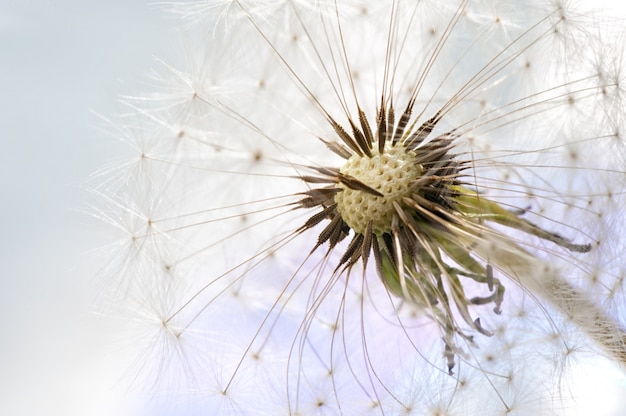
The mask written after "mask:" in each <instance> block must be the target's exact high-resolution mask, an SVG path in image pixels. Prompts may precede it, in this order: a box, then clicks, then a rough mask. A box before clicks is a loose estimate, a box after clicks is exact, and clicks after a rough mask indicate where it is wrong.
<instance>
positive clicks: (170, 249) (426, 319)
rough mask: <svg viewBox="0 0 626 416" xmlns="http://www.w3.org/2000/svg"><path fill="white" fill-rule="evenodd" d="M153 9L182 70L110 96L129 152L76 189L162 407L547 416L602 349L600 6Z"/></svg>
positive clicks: (611, 324) (606, 170) (614, 303)
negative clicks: (177, 23)
mask: <svg viewBox="0 0 626 416" xmlns="http://www.w3.org/2000/svg"><path fill="white" fill-rule="evenodd" d="M169 8H170V9H171V10H172V11H174V12H175V13H178V14H179V15H180V16H181V17H182V19H183V21H184V22H185V25H184V32H185V37H186V47H185V49H184V51H183V52H184V59H185V61H186V65H185V66H174V65H171V64H167V63H163V67H164V71H162V72H161V73H158V74H157V75H156V76H155V78H154V79H155V83H156V84H157V85H156V86H155V89H156V91H158V92H156V93H154V94H152V95H145V96H131V97H128V98H127V99H126V100H125V101H126V104H127V105H128V106H129V108H130V111H129V113H128V114H127V115H126V116H125V117H124V123H125V125H124V130H123V132H122V134H123V137H124V139H125V140H126V141H127V142H128V143H129V144H130V145H131V146H132V147H133V149H135V150H136V155H135V156H134V157H133V158H132V159H131V160H130V161H129V162H128V163H126V164H124V165H123V166H119V165H118V166H115V167H114V168H111V169H108V170H103V171H102V172H101V173H100V174H99V175H98V176H97V177H98V178H104V179H105V180H103V181H102V184H101V185H99V186H98V187H96V190H95V191H94V192H95V193H96V194H98V196H99V197H101V198H104V199H105V200H106V201H108V203H109V204H110V209H103V210H102V211H101V215H102V217H103V218H105V219H106V221H107V223H109V224H113V225H115V226H116V227H117V229H118V230H119V231H120V232H121V235H120V238H119V239H118V241H117V242H116V243H115V245H114V246H112V248H113V253H112V254H113V256H112V258H114V259H115V261H112V262H110V263H109V264H107V267H106V268H104V270H103V274H104V275H105V276H107V277H110V278H111V279H110V280H111V282H112V283H111V284H112V286H113V288H114V294H115V297H114V298H113V299H114V303H116V304H117V306H120V307H121V308H120V309H121V313H122V316H124V317H126V318H127V317H128V316H131V317H132V318H134V319H135V320H136V323H137V325H136V327H133V328H135V329H134V330H133V331H134V332H137V330H138V329H141V330H142V331H143V332H141V334H142V335H141V341H142V343H143V345H144V346H143V348H141V350H140V353H139V355H140V357H141V359H140V360H138V361H137V365H138V366H140V367H142V370H143V371H140V374H146V373H150V372H151V371H152V372H154V373H156V374H153V376H152V377H151V376H147V380H153V381H154V382H155V383H157V385H159V386H160V388H162V389H165V390H169V391H172V390H174V391H177V392H182V391H185V392H187V393H188V396H185V397H184V398H183V399H182V402H181V403H178V404H176V406H177V408H178V409H177V410H178V411H179V412H181V413H184V414H190V413H192V412H193V411H194V410H197V411H198V412H206V411H210V412H217V413H219V414H245V413H251V412H253V413H255V414H257V413H265V414H294V415H296V414H302V415H309V414H347V415H350V414H358V415H360V414H419V415H421V414H478V413H479V412H480V413H483V414H509V413H514V412H518V413H520V412H521V413H524V412H527V413H532V414H541V413H542V412H543V413H545V414H555V413H558V412H568V411H571V410H573V409H574V410H575V409H576V408H580V406H581V405H580V401H579V400H578V399H579V397H578V396H577V394H578V393H576V394H571V393H568V392H571V391H572V390H573V384H574V383H573V382H572V381H571V380H572V379H571V377H570V375H571V374H574V373H575V371H576V369H577V368H580V367H577V362H578V360H580V361H582V360H583V357H604V359H606V361H607V362H611V363H613V365H614V366H621V365H624V364H626V346H625V341H626V332H625V329H624V328H626V325H625V323H624V322H623V321H622V320H620V317H619V315H620V307H621V306H622V304H623V291H622V288H623V278H624V269H623V261H621V259H620V257H621V252H622V247H623V246H622V244H623V243H622V242H621V241H622V239H621V231H622V230H621V221H620V219H619V218H620V214H619V211H620V208H621V206H623V200H624V193H623V189H624V180H625V179H626V175H625V169H624V141H623V137H622V129H623V119H622V118H623V109H624V103H623V100H622V94H623V90H622V86H623V81H622V72H621V71H622V70H623V63H622V61H621V58H622V55H621V54H622V51H621V49H620V48H621V43H620V42H619V40H616V37H617V36H618V30H617V29H618V28H619V24H617V22H614V23H611V22H610V21H609V20H605V21H603V22H601V23H602V24H599V20H598V19H597V17H595V16H593V15H591V14H590V13H589V12H588V11H585V10H578V9H576V8H574V7H573V6H571V5H570V4H569V3H568V2H543V1H536V2H535V1H533V2H530V3H529V4H528V5H526V6H525V7H524V8H523V9H520V8H519V7H518V6H516V5H515V4H506V3H498V4H495V5H494V4H492V2H481V1H459V2H456V3H453V4H450V3H446V2H439V1H421V2H413V1H389V2H383V3H380V2H366V1H346V2H336V1H321V0H320V1H315V2H305V1H297V0H291V1H280V0H275V1H263V2H247V1H243V0H225V1H204V2H198V3H188V4H176V5H170V6H169ZM590 359H591V358H590ZM592 359H594V360H595V359H596V358H592ZM598 360H600V359H599V358H598ZM145 370H148V371H145ZM150 370H151V371H150ZM159 406H162V405H161V404H160V405H159ZM260 409H261V410H260Z"/></svg>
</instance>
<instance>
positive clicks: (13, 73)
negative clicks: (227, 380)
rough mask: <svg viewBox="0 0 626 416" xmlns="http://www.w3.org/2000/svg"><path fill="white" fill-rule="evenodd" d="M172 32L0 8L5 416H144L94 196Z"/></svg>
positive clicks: (29, 7)
mask: <svg viewBox="0 0 626 416" xmlns="http://www.w3.org/2000/svg"><path fill="white" fill-rule="evenodd" d="M607 1H610V0H607ZM611 3H614V4H615V5H617V4H619V2H618V1H615V2H611ZM174 26H175V22H174V21H172V20H168V18H167V17H166V16H165V15H164V13H163V12H162V11H161V10H159V9H158V8H157V7H155V6H153V5H150V4H147V2H146V1H144V0H132V1H131V0H108V1H96V0H87V1H84V0H54V1H52V0H48V1H46V0H0V141H1V143H2V147H1V148H0V316H1V317H2V319H1V320H0V414H2V415H12V416H19V415H29V416H30V415H66V416H72V415H90V416H98V415H116V416H117V415H123V414H125V413H126V414H133V415H135V414H137V412H138V411H137V409H134V410H133V407H132V403H127V401H128V400H126V398H125V397H126V396H124V395H123V391H120V390H122V389H118V388H116V384H115V383H116V377H118V376H119V375H120V374H121V372H122V371H123V369H124V365H125V364H124V363H123V359H122V358H120V357H118V356H117V355H116V349H115V346H114V345H113V346H112V345H110V344H107V340H109V339H110V338H111V337H110V335H111V332H112V331H114V328H107V327H105V326H104V325H103V322H102V321H101V320H98V319H95V318H94V317H93V316H92V310H93V309H92V306H91V305H92V303H93V300H94V297H95V296H96V295H97V285H96V277H95V276H94V273H95V271H96V269H97V267H96V266H97V265H94V264H90V261H89V259H90V257H89V255H88V251H89V250H90V249H93V248H94V247H96V246H98V245H99V244H101V243H102V242H104V241H106V236H105V235H101V234H99V232H100V230H101V228H98V227H97V226H96V224H97V221H96V220H94V219H91V218H90V217H89V216H88V215H86V214H84V213H82V212H81V210H82V209H84V208H85V207H86V202H85V199H86V191H85V190H84V189H83V184H84V183H85V181H86V179H87V177H88V176H89V175H90V174H91V173H92V172H94V171H95V170H96V169H97V168H99V167H100V166H102V165H103V164H105V163H106V162H108V161H111V160H112V159H114V158H115V157H116V156H117V155H119V154H120V146H116V145H115V142H114V139H113V137H112V136H110V135H108V134H107V133H106V129H105V128H103V126H104V124H105V123H103V122H102V120H101V119H100V118H99V117H98V116H97V115H96V114H95V113H99V114H103V115H105V116H114V115H115V114H117V113H119V112H120V111H122V107H121V106H119V105H117V102H116V97H118V96H119V95H121V94H129V93H132V92H133V91H135V90H136V89H135V87H133V85H135V83H134V81H139V80H141V78H142V76H144V75H145V74H146V73H147V72H148V71H149V69H150V67H152V66H155V65H157V64H156V62H155V60H154V57H155V56H157V57H164V56H167V48H168V47H169V48H171V47H172V45H176V44H177V43H178V35H176V34H175V31H174V30H172V28H173V27H174Z"/></svg>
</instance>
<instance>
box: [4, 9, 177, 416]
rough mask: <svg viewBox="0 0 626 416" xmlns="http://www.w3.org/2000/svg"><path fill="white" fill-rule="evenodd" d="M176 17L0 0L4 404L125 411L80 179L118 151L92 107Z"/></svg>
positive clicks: (108, 103)
mask: <svg viewBox="0 0 626 416" xmlns="http://www.w3.org/2000/svg"><path fill="white" fill-rule="evenodd" d="M174 26H175V22H174V21H172V20H168V18H167V17H166V16H164V13H163V12H162V11H161V10H159V9H158V8H157V7H155V6H154V5H150V4H148V2H146V1H144V0H132V1H128V0H107V1H96V0H88V1H84V0H0V141H1V143H2V148H1V150H0V316H1V317H2V319H1V320H0V414H2V415H13V416H19V415H28V416H32V415H121V414H123V413H124V410H123V409H122V408H119V407H116V406H117V405H118V404H120V403H122V402H123V401H124V399H123V398H121V399H120V398H119V397H115V395H116V394H118V393H119V392H117V391H116V389H115V381H116V380H115V377H116V376H119V374H120V368H116V367H115V360H114V359H113V358H114V357H115V347H111V346H109V347H107V346H106V339H107V336H108V335H109V333H108V331H107V330H106V328H103V327H99V325H102V321H101V320H98V319H94V317H93V316H92V310H93V308H92V307H91V304H92V303H93V300H94V296H95V295H96V294H97V289H96V285H95V280H96V278H95V277H94V272H95V270H96V269H95V266H96V265H92V264H90V262H89V256H88V254H87V252H88V250H90V249H92V248H93V247H95V246H97V245H99V244H101V243H102V241H106V236H105V235H102V234H100V235H99V234H98V233H99V232H100V230H102V227H100V228H98V227H97V226H95V224H97V222H96V221H95V220H93V219H91V218H89V216H88V215H86V214H83V213H81V212H80V210H81V209H83V208H85V205H86V203H85V202H84V201H85V199H86V198H85V197H86V192H85V191H84V189H83V184H84V183H85V181H86V178H87V177H88V176H89V175H90V174H91V173H92V172H94V171H95V170H96V169H97V168H99V167H101V166H102V165H103V164H104V163H105V162H107V161H111V160H112V159H113V158H115V156H116V155H118V156H119V154H120V146H119V145H118V146H116V145H115V142H114V139H113V137H112V135H108V134H107V132H106V128H103V127H104V125H105V123H104V122H102V120H101V119H100V118H99V117H98V116H97V115H96V114H95V113H99V114H103V115H105V116H114V115H115V114H118V113H120V112H121V111H122V107H121V106H119V105H117V101H116V100H117V97H118V96H119V95H121V94H129V93H132V91H135V90H136V89H135V88H133V87H132V84H133V81H140V80H141V78H142V76H144V75H145V74H146V73H147V72H148V71H149V69H150V67H152V66H154V65H156V63H155V60H154V57H155V56H164V49H165V48H166V45H167V44H168V43H170V44H171V43H175V42H176V39H177V35H173V30H171V29H170V28H172V27H174ZM172 39H174V40H173V41H172ZM109 358H111V359H110V360H109ZM129 412H130V410H129Z"/></svg>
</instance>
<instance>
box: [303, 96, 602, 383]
mask: <svg viewBox="0 0 626 416" xmlns="http://www.w3.org/2000/svg"><path fill="white" fill-rule="evenodd" d="M382 102H383V103H384V102H385V99H384V97H383V100H382ZM413 103H414V101H412V100H411V101H409V103H408V105H407V107H406V109H405V110H404V112H403V114H402V116H401V117H400V119H399V120H398V122H397V123H395V122H394V119H395V117H394V109H393V107H389V108H385V106H384V105H383V106H381V107H380V110H379V113H378V117H377V125H376V132H375V134H373V133H372V129H371V127H370V125H369V122H368V121H367V118H366V117H365V115H364V113H363V112H362V111H361V110H359V124H360V127H359V126H358V125H357V124H356V123H355V122H354V121H353V120H349V121H350V125H351V128H352V135H350V134H348V133H347V132H346V131H345V130H344V129H343V127H341V126H340V125H339V124H338V123H337V122H336V121H335V120H333V119H332V118H329V121H330V123H331V125H332V127H333V128H334V130H335V132H336V133H337V135H338V136H339V139H340V140H341V142H328V143H327V145H328V146H329V147H330V149H331V150H333V151H334V152H335V153H337V154H338V155H340V156H342V157H343V158H344V159H346V163H345V164H344V165H343V166H342V167H341V168H340V169H337V168H320V167H311V169H313V170H314V171H316V172H317V173H318V175H315V176H302V177H301V179H302V180H304V181H305V182H308V183H318V184H319V183H328V184H330V185H328V186H326V187H323V188H314V189H310V190H309V191H307V192H304V193H303V195H305V198H304V199H302V200H300V201H299V202H298V205H297V206H298V207H300V208H314V207H317V208H321V211H319V212H318V213H316V214H315V215H313V216H312V217H310V218H309V219H308V220H307V221H306V222H305V224H304V225H303V226H302V227H300V230H299V231H304V230H307V229H310V228H313V227H314V226H316V225H318V224H319V223H321V222H322V221H323V220H325V219H326V220H329V223H327V224H326V226H325V227H324V228H323V230H322V231H321V233H320V234H319V237H318V241H317V244H316V245H315V247H314V248H313V250H316V249H318V248H319V247H320V246H321V245H323V244H325V243H329V251H331V250H333V249H334V248H335V247H336V245H337V244H338V243H339V242H340V241H342V240H343V239H345V238H346V237H347V236H348V235H350V232H351V231H352V232H353V236H352V240H351V241H350V243H349V244H348V247H347V249H346V251H345V252H344V254H343V256H342V257H341V259H340V261H339V263H338V265H337V268H336V271H339V270H341V269H342V268H343V270H345V269H350V268H351V267H352V266H353V265H354V264H355V263H356V262H357V261H358V260H359V259H361V260H362V262H363V265H364V267H365V266H366V265H367V262H368V259H369V255H370V253H373V254H374V258H375V260H376V268H377V272H378V275H379V277H380V279H381V280H382V282H383V283H384V284H385V286H386V287H387V289H388V290H389V291H390V292H391V293H393V294H394V295H396V296H398V297H399V298H401V299H404V300H406V301H409V302H411V303H412V304H414V305H417V306H419V307H421V308H423V309H424V310H425V311H426V313H428V314H429V315H430V317H431V318H432V319H433V320H434V321H435V322H436V323H437V324H438V325H439V327H440V329H441V332H442V337H443V339H444V344H445V355H446V357H447V360H448V370H449V371H450V372H451V371H452V368H453V367H454V366H455V359H454V357H455V356H456V355H457V354H458V352H459V349H458V347H457V346H456V344H455V341H454V337H455V335H460V336H461V337H462V338H464V339H465V340H467V341H469V342H472V341H473V336H472V335H469V334H466V331H467V330H466V329H461V326H460V323H459V322H458V321H459V319H458V318H460V319H461V320H462V321H463V322H464V326H466V327H469V328H470V330H472V331H476V332H478V333H480V334H483V335H487V336H490V335H491V332H489V331H488V330H486V329H484V328H483V327H482V326H481V324H480V318H473V317H472V314H471V313H470V307H471V306H472V305H485V304H493V305H494V307H493V310H494V312H495V313H497V314H499V313H500V307H501V305H502V302H503V300H504V291H505V288H504V286H503V285H502V284H501V283H500V280H499V279H497V278H495V277H494V271H493V270H494V269H493V267H492V265H491V264H490V261H489V260H488V259H489V254H488V253H486V252H485V249H484V247H485V246H486V244H485V243H487V242H488V241H490V240H491V239H492V238H496V239H498V240H500V241H501V242H502V244H504V245H509V246H511V247H512V250H514V251H516V252H518V253H519V255H520V256H521V257H524V253H525V252H524V250H523V249H521V248H519V247H517V245H516V244H515V243H514V242H512V241H511V240H509V239H508V238H507V237H506V236H505V235H503V234H501V233H500V232H498V231H496V230H494V229H493V228H491V227H490V226H489V225H488V223H489V222H491V223H496V224H499V225H501V226H506V227H511V228H514V229H516V230H518V231H520V232H523V233H527V234H530V235H533V236H535V237H537V238H540V239H543V240H547V241H551V242H553V243H555V244H558V245H560V246H561V247H563V248H566V249H568V250H570V251H574V252H587V251H589V250H590V248H591V246H590V245H588V244H584V245H578V244H573V243H572V242H570V241H569V240H567V239H565V238H563V237H561V236H560V235H558V234H555V233H551V232H549V231H546V230H543V229H541V228H540V227H538V226H536V225H535V224H533V223H531V222H529V221H528V220H525V219H523V218H521V216H522V215H523V214H524V212H523V211H508V210H506V209H504V208H502V207H501V206H500V205H499V204H497V203H496V202H493V201H490V200H488V199H486V198H485V197H482V196H480V195H479V194H478V192H476V191H475V190H472V187H471V184H469V183H464V182H463V180H462V176H463V175H462V172H463V170H464V169H465V168H466V166H468V164H469V163H470V161H464V160H457V156H456V155H454V154H453V153H452V149H453V147H454V140H455V139H456V138H457V134H456V133H455V132H454V131H449V132H445V133H441V134H438V135H435V137H430V136H431V133H432V132H433V130H434V128H435V127H436V126H437V123H438V122H439V121H440V119H441V117H442V114H444V113H445V111H444V110H443V109H441V110H440V111H438V112H437V113H436V114H435V115H434V116H433V117H431V118H430V119H428V120H426V121H425V122H423V123H422V124H421V125H420V126H419V127H417V128H416V127H415V126H416V125H417V123H416V121H413V122H411V123H410V124H409V121H410V120H411V113H412V109H413ZM407 126H408V127H407ZM477 242H482V243H479V244H477ZM477 247H482V248H477ZM487 250H488V249H487ZM464 279H469V280H471V281H473V282H474V283H475V284H476V283H478V284H479V286H480V287H482V288H484V291H485V292H487V293H484V292H483V293H481V294H480V295H479V296H469V295H467V294H466V292H465V290H466V289H465V286H464V283H463V281H464ZM453 306H454V307H453ZM454 310H456V311H458V315H457V313H456V312H453V311H454Z"/></svg>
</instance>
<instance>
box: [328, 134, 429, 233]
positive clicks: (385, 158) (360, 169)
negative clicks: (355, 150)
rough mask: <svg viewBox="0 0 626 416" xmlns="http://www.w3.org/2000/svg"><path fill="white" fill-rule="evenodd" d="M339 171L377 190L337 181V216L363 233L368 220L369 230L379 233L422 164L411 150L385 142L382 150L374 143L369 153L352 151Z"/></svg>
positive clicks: (387, 226)
mask: <svg viewBox="0 0 626 416" xmlns="http://www.w3.org/2000/svg"><path fill="white" fill-rule="evenodd" d="M339 172H341V174H343V175H346V176H351V177H353V178H355V179H356V180H358V181H359V182H361V183H364V184H365V185H367V186H369V187H371V188H373V189H375V190H376V191H378V192H379V193H380V194H381V195H374V194H372V193H370V192H364V191H360V190H355V189H350V188H348V187H347V186H345V185H342V184H340V185H339V187H340V188H341V192H339V193H337V195H335V202H336V203H337V211H338V212H339V215H341V218H342V219H343V220H344V221H345V223H346V224H347V225H348V226H349V227H350V228H351V229H353V230H354V232H355V233H358V234H364V233H365V231H366V230H367V228H368V224H370V223H371V224H372V225H371V227H372V232H373V233H374V234H375V235H382V234H384V233H389V232H391V224H392V220H393V216H394V211H395V208H394V204H399V205H404V202H403V201H402V199H403V198H407V197H409V196H410V195H411V192H412V190H413V184H414V183H415V182H416V181H417V180H418V179H419V177H420V175H421V174H422V167H421V166H420V165H419V164H417V163H416V156H415V152H413V151H411V150H407V149H405V148H404V146H402V145H397V146H394V145H392V144H391V143H387V144H386V145H385V148H384V149H383V151H382V152H379V151H378V148H377V147H374V148H373V149H372V156H369V157H368V156H361V155H358V154H355V155H352V156H351V157H350V159H348V161H347V162H346V164H345V165H343V167H342V168H341V169H340V170H339Z"/></svg>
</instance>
